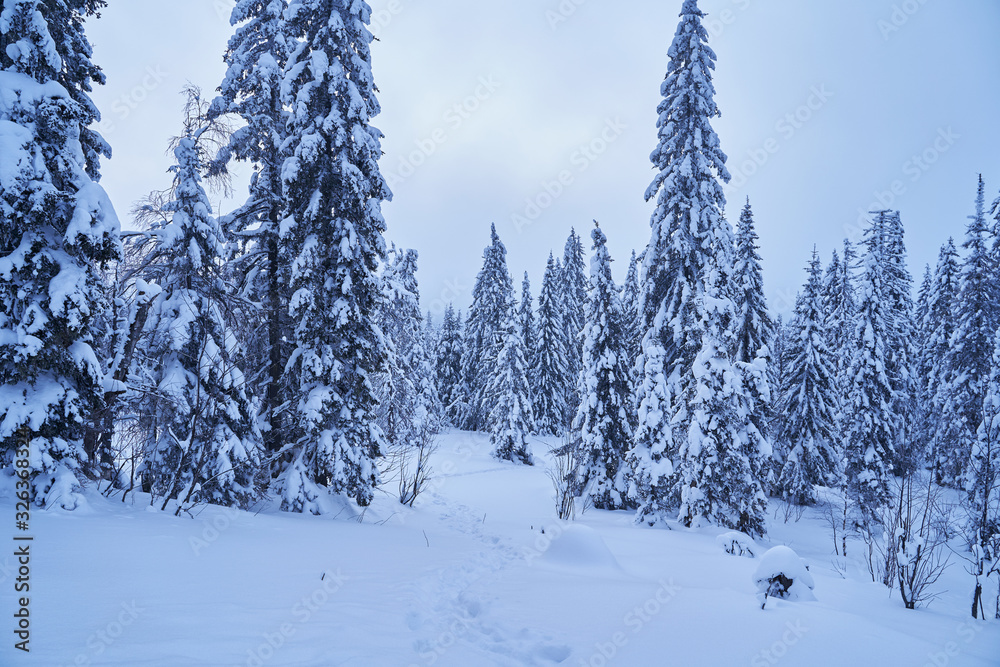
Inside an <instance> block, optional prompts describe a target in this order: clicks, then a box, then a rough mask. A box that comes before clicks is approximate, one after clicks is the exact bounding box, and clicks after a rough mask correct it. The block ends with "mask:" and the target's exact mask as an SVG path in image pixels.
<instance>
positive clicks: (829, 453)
mask: <svg viewBox="0 0 1000 667" xmlns="http://www.w3.org/2000/svg"><path fill="white" fill-rule="evenodd" d="M808 270H809V279H808V281H807V282H806V284H805V286H804V287H803V290H802V292H801V293H800V294H799V298H798V299H797V301H796V304H795V318H794V319H793V320H792V322H791V328H792V331H793V334H792V335H791V337H790V341H789V342H790V348H791V349H790V350H789V356H790V358H791V364H790V367H791V372H790V375H789V378H788V385H787V387H786V394H785V398H784V400H783V401H782V402H781V410H782V412H783V413H784V415H785V417H784V420H783V425H782V429H781V431H780V432H777V433H776V434H775V438H776V440H778V441H780V442H781V450H782V452H784V453H785V454H784V458H783V465H782V467H781V471H780V474H779V476H778V479H777V484H776V489H775V493H776V495H778V496H779V497H781V498H784V499H785V500H788V501H790V502H793V503H795V504H798V505H809V504H812V503H814V502H815V501H816V492H815V488H814V487H815V485H824V486H833V485H836V484H837V483H838V482H839V481H840V480H839V474H838V473H839V467H840V458H841V457H840V454H839V451H838V450H839V447H838V444H837V434H836V430H835V428H836V423H835V410H836V404H837V401H836V385H835V382H834V377H833V373H832V371H831V366H832V364H833V359H832V355H831V354H830V352H829V350H828V348H827V340H828V336H827V332H826V322H825V321H824V317H823V285H822V270H821V267H820V260H819V255H818V254H817V253H816V250H815V249H813V256H812V261H811V262H810V264H809V269H808Z"/></svg>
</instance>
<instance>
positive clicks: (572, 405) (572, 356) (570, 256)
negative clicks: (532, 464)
mask: <svg viewBox="0 0 1000 667" xmlns="http://www.w3.org/2000/svg"><path fill="white" fill-rule="evenodd" d="M560 278H561V280H560V284H561V295H560V301H561V302H562V312H563V327H564V328H565V331H564V335H565V337H566V371H567V375H568V377H569V382H567V384H566V385H565V390H566V412H565V414H564V415H563V423H564V424H565V426H566V427H567V428H568V427H569V426H570V424H571V423H572V422H573V418H574V416H575V415H576V411H577V408H578V407H579V405H580V395H579V393H578V392H577V378H579V377H580V372H581V371H582V369H583V325H584V310H585V309H586V306H587V268H586V264H585V262H584V252H583V242H582V241H581V240H580V236H579V235H578V234H577V233H576V230H575V229H571V230H570V234H569V238H568V239H566V248H565V249H564V251H563V259H562V273H561V276H560Z"/></svg>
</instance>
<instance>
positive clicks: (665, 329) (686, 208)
mask: <svg viewBox="0 0 1000 667" xmlns="http://www.w3.org/2000/svg"><path fill="white" fill-rule="evenodd" d="M680 16H681V20H680V23H679V25H678V27H677V31H676V33H675V35H674V39H673V43H672V44H671V46H670V50H669V52H668V54H669V57H670V62H669V65H668V69H667V75H666V79H665V80H664V82H663V83H662V85H661V87H660V92H661V94H662V97H663V99H662V100H661V102H660V104H659V106H658V107H657V113H658V120H657V129H658V136H659V143H658V145H657V147H656V149H655V150H654V151H653V153H652V154H651V155H650V159H651V161H652V163H653V165H654V168H655V169H656V172H657V173H656V175H655V176H654V178H653V182H652V183H651V184H650V186H649V187H648V188H647V190H646V200H647V201H648V200H650V199H653V198H656V200H657V203H656V209H655V210H654V212H653V215H652V217H651V219H650V227H651V235H650V241H649V244H648V245H647V247H646V251H645V254H644V257H643V267H642V279H641V283H642V297H641V312H642V327H643V329H644V334H643V341H642V352H641V354H640V356H639V359H638V361H637V363H636V367H637V370H638V373H639V378H638V387H637V396H636V399H637V400H636V404H637V405H638V413H639V416H638V428H637V430H636V443H635V446H634V447H633V449H632V451H631V452H630V454H629V460H630V467H631V468H632V472H631V484H632V488H633V494H634V497H636V499H637V500H638V502H639V510H638V512H637V515H636V519H637V521H640V522H646V523H650V524H654V523H657V522H660V521H663V520H664V519H666V518H667V517H668V516H669V515H670V514H671V513H672V510H673V509H674V508H676V507H677V506H678V505H679V504H680V503H681V502H682V501H683V503H684V506H683V507H682V512H681V517H682V520H684V521H685V522H686V523H691V522H693V521H694V520H696V519H697V517H698V516H704V517H706V518H712V519H718V520H721V521H724V522H726V523H729V522H730V519H733V518H734V517H732V516H731V515H730V514H729V512H728V510H729V509H731V508H728V507H727V508H725V509H724V508H722V507H721V505H719V503H720V502H727V503H729V502H731V503H735V504H742V503H743V501H744V500H746V498H744V497H742V496H741V497H737V496H736V495H732V494H735V493H737V492H736V490H735V489H724V488H723V486H722V485H721V484H720V485H719V486H718V487H716V488H715V489H714V490H712V489H707V488H703V487H701V486H699V485H701V484H706V483H716V482H719V480H717V479H714V474H715V470H717V469H718V470H719V473H720V474H723V475H730V474H732V475H742V474H743V473H742V471H739V470H737V469H736V468H737V467H738V466H733V467H730V468H727V469H726V470H725V472H723V471H722V470H721V469H719V468H718V466H716V465H715V462H711V457H712V456H713V455H714V454H713V453H712V452H711V451H710V450H711V448H712V447H718V448H719V449H718V450H717V451H716V454H717V455H719V456H728V455H729V453H730V450H732V451H736V449H737V448H739V447H742V446H743V445H744V444H745V443H744V442H742V441H740V440H738V439H733V438H732V437H731V436H732V435H733V434H732V433H730V432H726V429H728V428H729V426H735V422H733V421H731V420H732V419H735V414H733V413H731V412H730V410H731V409H732V408H733V407H734V406H733V404H732V403H731V402H730V401H736V402H738V401H739V399H740V398H741V396H740V397H738V396H737V394H741V392H743V391H744V387H742V380H740V381H739V382H737V381H735V380H734V379H733V377H731V376H730V377H725V376H724V374H725V373H726V372H729V373H730V374H732V373H733V367H732V359H731V356H730V355H731V354H732V352H731V341H732V337H731V336H732V326H733V319H734V318H735V313H734V312H733V310H732V303H731V301H730V300H729V295H730V293H731V292H730V291H729V290H731V285H730V284H728V280H726V279H723V278H721V277H718V276H717V277H713V278H712V280H713V281H715V284H714V285H712V289H713V290H715V291H714V292H713V293H711V294H709V286H710V285H709V283H710V281H709V272H710V271H711V270H716V271H721V270H722V268H723V267H724V266H725V262H727V261H732V259H733V248H732V233H731V231H730V230H729V225H728V223H727V222H725V221H724V220H723V217H722V211H723V209H724V208H725V196H724V195H723V193H722V183H721V182H728V180H729V178H730V176H729V172H728V171H727V170H726V166H725V161H726V156H725V154H724V153H723V152H722V150H721V149H720V147H719V138H718V136H717V135H716V133H715V131H714V129H713V128H712V125H711V119H712V118H713V117H715V116H718V115H719V110H718V107H717V106H716V104H715V101H714V96H715V88H714V86H713V85H712V70H713V69H714V68H715V53H714V52H713V51H712V49H711V48H710V47H709V46H708V43H707V42H708V32H707V31H706V29H705V27H704V25H703V24H702V18H703V17H704V13H703V12H702V11H701V10H700V9H699V8H698V3H697V1H696V0H685V2H684V4H683V7H682V9H681V13H680ZM713 254H718V255H720V257H718V258H717V259H718V261H716V258H713V256H712V255H713ZM713 267H714V268H713ZM714 299H721V300H724V301H726V303H717V302H715V301H714ZM696 358H698V370H697V372H696V371H695V365H696ZM737 385H740V386H739V387H737ZM699 390H701V391H708V392H711V395H704V394H701V395H699V394H698V391H699ZM716 392H718V393H716ZM716 410H718V411H719V413H718V414H717V413H716V412H715V411H716ZM696 412H697V414H698V416H697V417H695V413H696ZM713 419H715V420H716V421H715V422H713V421H712V420H713ZM682 459H686V461H685V460H682ZM674 463H677V464H679V465H680V468H679V469H678V468H676V467H675V465H674ZM710 467H711V474H708V473H709V472H710V470H709V468H710ZM678 473H680V474H678ZM748 474H749V473H748ZM727 481H733V482H734V483H735V480H734V479H730V480H727ZM744 482H749V480H746V479H745V478H744V479H741V480H740V481H739V482H738V483H739V484H743V483H744ZM682 486H683V487H684V490H683V491H682V489H681V487H682ZM724 495H725V496H727V497H726V498H725V499H723V496H724ZM749 502H750V504H751V505H755V503H756V502H757V501H756V499H749ZM750 514H752V515H753V518H750V519H749V520H748V522H749V523H753V522H754V521H756V510H755V509H754V510H752V511H751V512H750V513H749V514H748V517H749V516H750ZM736 518H737V521H736V522H737V523H740V522H742V521H740V520H739V519H740V517H736Z"/></svg>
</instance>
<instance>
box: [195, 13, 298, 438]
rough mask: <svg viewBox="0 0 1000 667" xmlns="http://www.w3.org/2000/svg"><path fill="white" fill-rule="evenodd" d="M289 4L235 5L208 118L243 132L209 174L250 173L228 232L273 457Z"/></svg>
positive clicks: (285, 276) (278, 412)
mask: <svg viewBox="0 0 1000 667" xmlns="http://www.w3.org/2000/svg"><path fill="white" fill-rule="evenodd" d="M287 5H288V3H287V0H239V1H238V2H236V4H235V6H234V7H233V10H232V13H231V15H230V22H231V24H232V25H233V26H235V30H234V33H233V36H232V37H231V38H230V40H229V44H228V46H227V48H226V52H225V54H224V60H225V62H226V65H227V70H226V75H225V77H224V78H223V80H222V83H221V85H220V86H219V96H218V97H217V98H216V99H215V100H214V101H213V103H212V106H211V109H210V110H209V118H215V117H218V116H222V115H223V114H232V115H234V116H236V117H238V118H240V120H241V121H243V123H244V125H243V126H242V127H240V128H239V129H237V130H236V131H235V132H233V133H232V135H231V136H230V137H229V141H228V143H227V145H225V146H223V148H222V150H221V151H220V152H219V155H218V157H217V158H216V159H215V160H214V161H213V163H212V164H211V165H210V172H212V173H217V172H222V171H225V170H226V169H227V164H228V162H229V161H230V160H238V161H241V162H249V163H251V164H253V166H254V172H253V175H252V176H251V180H250V192H249V196H248V198H247V200H246V202H245V203H244V204H243V205H242V206H241V207H239V208H238V209H237V210H236V211H234V212H233V213H232V214H230V216H229V218H230V219H231V221H232V222H231V223H230V226H231V228H232V229H233V231H235V232H238V233H239V237H240V238H241V239H242V240H243V241H244V244H245V245H247V246H248V247H247V248H246V252H245V254H244V256H243V257H242V258H241V262H240V264H239V266H238V267H237V268H239V269H240V271H241V272H242V273H245V274H249V275H248V277H249V278H250V279H251V280H250V285H249V287H250V296H251V298H252V299H253V300H254V301H256V302H258V303H261V304H262V306H263V308H262V309H261V311H260V313H259V316H260V319H259V322H258V324H257V326H254V327H248V329H249V331H247V332H246V333H245V334H244V337H245V338H247V337H252V338H253V339H252V340H249V341H248V348H250V349H251V350H254V351H257V350H259V353H258V354H259V356H260V357H261V359H259V360H256V361H257V363H258V365H260V366H265V365H266V369H267V370H266V372H263V373H259V380H258V382H257V384H258V387H257V390H256V393H257V394H258V395H259V396H260V397H261V400H262V403H263V404H262V406H261V409H262V412H263V419H264V421H265V422H266V424H267V428H266V429H265V431H264V439H265V444H266V448H267V450H268V451H269V452H272V453H273V452H277V451H278V450H279V449H281V447H282V445H283V444H284V437H285V432H284V426H283V422H282V419H283V417H284V413H283V410H282V409H281V408H282V405H283V404H285V403H287V402H288V401H289V393H288V387H287V386H286V385H285V384H284V382H283V377H282V376H283V373H284V369H285V364H286V363H287V361H288V356H289V354H290V352H291V350H290V349H289V345H288V344H287V341H289V340H291V339H292V338H293V334H292V331H291V326H292V325H291V321H290V318H289V317H288V312H287V304H288V302H289V300H290V297H291V293H290V292H289V291H288V283H289V264H290V261H289V257H288V256H287V253H286V252H284V250H285V248H283V247H282V245H281V241H280V238H279V237H280V234H279V225H280V222H281V220H282V218H283V216H284V211H285V208H284V193H283V188H282V181H281V168H282V164H283V159H284V157H285V154H284V152H283V151H284V149H285V139H286V135H287V121H288V109H286V108H285V107H284V106H283V104H282V100H281V82H282V72H283V68H284V67H285V64H286V62H287V59H288V45H287V43H286V38H287V37H288V35H286V26H285V24H284V12H285V9H286V7H287Z"/></svg>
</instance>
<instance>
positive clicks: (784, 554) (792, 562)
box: [753, 546, 816, 609]
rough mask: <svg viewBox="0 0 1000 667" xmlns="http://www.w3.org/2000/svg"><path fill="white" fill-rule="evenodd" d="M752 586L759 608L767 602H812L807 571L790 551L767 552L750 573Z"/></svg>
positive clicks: (793, 552) (800, 560) (810, 577)
mask: <svg viewBox="0 0 1000 667" xmlns="http://www.w3.org/2000/svg"><path fill="white" fill-rule="evenodd" d="M753 583H754V585H755V586H756V587H757V599H758V600H760V608H761V609H763V608H764V605H765V604H767V598H768V597H772V598H781V599H782V600H815V599H816V598H815V597H814V596H813V594H812V589H813V588H814V587H815V585H816V584H815V582H813V578H812V575H811V574H809V567H808V566H807V565H806V564H805V561H803V560H802V559H801V558H799V555H798V554H797V553H795V551H793V550H792V549H791V548H789V547H786V546H777V547H774V548H772V549H768V550H767V552H765V553H764V555H763V556H761V559H760V564H759V565H758V566H757V569H756V570H755V571H754V573H753Z"/></svg>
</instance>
